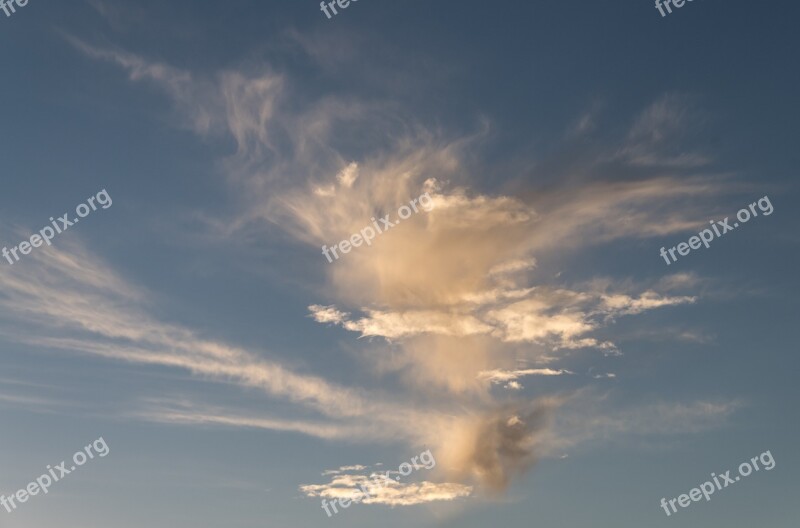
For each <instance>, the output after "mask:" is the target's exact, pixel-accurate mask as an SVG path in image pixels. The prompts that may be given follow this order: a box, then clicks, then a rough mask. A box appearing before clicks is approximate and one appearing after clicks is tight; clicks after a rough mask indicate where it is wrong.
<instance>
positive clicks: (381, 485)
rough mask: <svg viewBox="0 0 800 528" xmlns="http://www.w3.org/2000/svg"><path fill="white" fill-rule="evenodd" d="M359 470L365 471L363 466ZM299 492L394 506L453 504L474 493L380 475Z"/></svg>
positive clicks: (336, 481)
mask: <svg viewBox="0 0 800 528" xmlns="http://www.w3.org/2000/svg"><path fill="white" fill-rule="evenodd" d="M357 467H358V468H361V469H366V468H365V467H364V466H357ZM299 489H300V491H301V492H302V493H303V494H304V495H305V496H306V497H320V498H323V499H327V500H333V499H350V500H352V501H353V502H354V503H362V504H371V505H376V504H382V505H386V506H392V507H395V506H414V505H418V504H426V503H430V502H439V501H453V500H456V499H459V498H464V497H469V496H470V495H471V494H472V491H473V488H472V487H471V486H465V485H463V484H457V483H452V482H443V483H434V482H429V481H422V482H412V483H401V482H398V481H396V480H394V479H392V478H388V477H385V476H384V475H381V474H379V473H371V474H369V475H338V476H335V477H333V478H332V480H331V481H330V482H329V483H326V484H304V485H301V486H300V487H299ZM365 493H366V494H365Z"/></svg>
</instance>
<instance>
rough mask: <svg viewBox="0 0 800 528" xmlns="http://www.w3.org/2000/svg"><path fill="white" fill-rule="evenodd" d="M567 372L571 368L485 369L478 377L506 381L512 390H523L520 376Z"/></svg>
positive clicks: (557, 374)
mask: <svg viewBox="0 0 800 528" xmlns="http://www.w3.org/2000/svg"><path fill="white" fill-rule="evenodd" d="M565 374H572V372H570V371H569V370H564V369H562V370H554V369H550V368H538V369H522V370H502V369H494V370H484V371H482V372H479V373H478V379H481V380H485V381H488V382H489V383H492V384H494V385H499V384H501V383H505V384H506V385H505V388H507V389H512V390H521V389H522V388H523V387H522V385H521V384H520V383H519V382H518V381H517V380H518V379H519V378H522V377H525V376H563V375H565Z"/></svg>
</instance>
